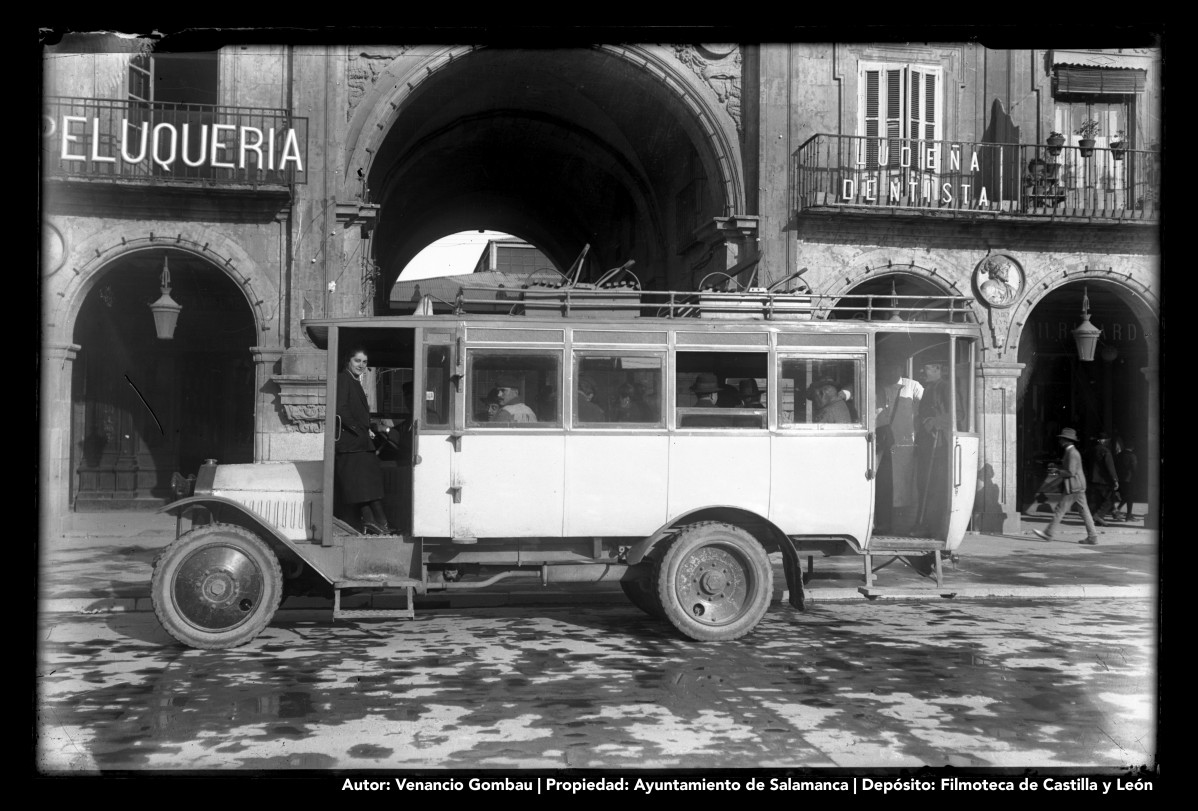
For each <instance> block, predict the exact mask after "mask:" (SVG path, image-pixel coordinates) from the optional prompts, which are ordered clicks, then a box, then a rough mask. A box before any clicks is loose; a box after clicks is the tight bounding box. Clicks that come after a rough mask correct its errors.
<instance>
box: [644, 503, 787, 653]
mask: <svg viewBox="0 0 1198 811" xmlns="http://www.w3.org/2000/svg"><path fill="white" fill-rule="evenodd" d="M656 585H657V596H658V599H659V600H660V602H661V607H662V611H663V612H664V614H665V618H666V619H667V620H669V621H670V624H671V625H673V626H674V627H675V628H677V629H678V630H679V631H681V632H682V633H683V634H685V635H686V636H689V637H690V638H691V639H697V640H699V641H701V642H722V641H724V640H729V639H737V638H739V637H742V636H744V635H745V634H747V633H749V632H750V631H752V630H753V628H755V627H756V625H757V623H758V622H760V621H761V618H762V617H764V616H765V612H766V610H767V609H768V608H769V605H770V598H771V597H772V596H773V567H772V566H771V564H770V559H769V556H768V555H767V554H766V552H765V549H763V548H762V547H761V544H759V543H757V541H756V540H755V539H754V538H753V536H752V535H750V534H749V533H748V532H746V531H745V530H743V529H741V528H740V527H735V526H732V525H731V524H721V523H702V524H692V525H691V526H688V527H685V528H684V529H683V530H682V531H681V532H679V533H678V535H677V536H676V537H675V538H674V540H673V541H672V542H671V543H670V545H669V546H668V547H667V548H666V550H665V553H664V554H663V555H662V558H661V562H660V563H659V564H658V567H657V577H656Z"/></svg>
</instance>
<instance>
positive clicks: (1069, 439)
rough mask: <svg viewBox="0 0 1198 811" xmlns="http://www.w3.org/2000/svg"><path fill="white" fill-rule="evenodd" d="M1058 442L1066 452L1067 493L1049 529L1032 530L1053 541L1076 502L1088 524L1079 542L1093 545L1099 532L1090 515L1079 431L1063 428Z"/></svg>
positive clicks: (1063, 460) (1063, 464)
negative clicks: (1062, 521)
mask: <svg viewBox="0 0 1198 811" xmlns="http://www.w3.org/2000/svg"><path fill="white" fill-rule="evenodd" d="M1057 443H1058V444H1059V445H1060V446H1061V449H1062V451H1063V453H1064V458H1063V459H1062V460H1061V466H1062V467H1063V468H1064V469H1065V474H1066V475H1065V480H1064V486H1065V494H1064V495H1063V496H1061V500H1060V501H1059V502H1058V503H1057V508H1056V510H1054V511H1053V514H1052V523H1050V524H1049V525H1048V529H1047V530H1044V531H1043V532H1041V531H1040V530H1038V529H1033V530H1032V532H1033V533H1034V534H1035V535H1036V537H1038V538H1043V539H1044V540H1046V541H1051V540H1052V536H1053V535H1055V534H1056V531H1057V527H1059V526H1060V525H1061V519H1062V518H1064V517H1065V514H1066V513H1067V512H1069V509H1070V508H1071V507H1072V506H1073V505H1074V504H1076V505H1077V510H1078V512H1080V513H1081V514H1082V521H1083V522H1085V524H1086V537H1085V538H1082V539H1081V540H1080V541H1078V543H1081V544H1087V545H1089V546H1093V545H1094V544H1096V543H1098V532H1097V530H1095V529H1094V518H1093V516H1091V515H1090V507H1089V505H1088V504H1086V474H1085V473H1084V472H1083V471H1082V455H1081V453H1079V452H1078V450H1077V431H1074V430H1073V429H1072V428H1065V429H1062V431H1061V433H1059V434H1057Z"/></svg>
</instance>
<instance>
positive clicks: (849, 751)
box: [37, 600, 1157, 773]
mask: <svg viewBox="0 0 1198 811" xmlns="http://www.w3.org/2000/svg"><path fill="white" fill-rule="evenodd" d="M1155 619H1156V609H1155V606H1154V604H1153V603H1152V602H1151V601H1145V600H1110V601H1107V600H1067V601H1054V600H1045V601H1035V602H1029V601H1021V600H1001V601H998V600H996V601H969V602H960V601H948V600H939V601H926V602H916V601H912V602H885V601H877V602H869V601H865V600H857V601H854V602H847V601H846V602H836V603H825V604H818V605H816V606H815V607H814V608H813V609H812V610H811V611H808V612H806V613H799V612H795V611H793V610H791V609H789V608H788V607H786V606H784V605H781V604H777V603H775V604H774V605H773V606H772V607H771V609H770V611H769V613H768V615H767V616H766V618H765V620H764V621H763V622H762V624H761V625H760V626H759V628H758V630H757V631H755V632H754V633H753V634H751V635H750V636H748V637H745V638H744V639H742V640H738V641H736V642H728V643H720V644H712V645H700V644H697V643H693V642H690V641H688V640H685V639H683V638H681V637H679V636H678V635H677V634H675V633H673V632H672V631H671V630H670V629H669V628H668V627H667V626H665V625H664V624H662V623H660V622H657V621H654V620H651V619H650V618H648V617H646V616H645V615H643V614H641V613H640V612H639V611H637V610H636V609H634V608H632V607H631V606H627V605H618V604H610V605H605V604H590V605H575V606H538V607H525V608H520V607H503V606H498V607H489V608H476V609H470V610H431V611H425V612H422V613H420V614H418V616H417V618H416V619H415V620H410V621H406V622H405V621H390V622H360V623H344V622H338V623H336V624H334V623H331V622H329V620H328V618H327V615H325V614H322V613H317V612H310V613H309V614H304V613H303V612H289V613H288V614H287V616H286V617H285V618H283V619H282V620H276V622H275V624H274V625H272V626H271V627H270V628H268V629H267V630H266V631H265V632H264V633H263V634H262V635H261V636H259V637H258V638H257V639H255V640H253V641H251V642H250V643H249V644H247V645H245V646H244V647H241V648H237V649H235V650H231V651H200V650H192V649H186V648H183V647H180V646H178V645H177V644H175V643H174V642H173V641H172V640H171V639H170V638H169V637H168V636H167V635H166V634H165V632H163V631H162V630H161V629H160V628H159V627H158V625H157V623H156V621H155V620H154V617H153V614H148V613H121V614H109V615H97V616H81V615H45V616H43V617H42V618H41V622H40V649H39V661H38V675H39V678H38V722H39V735H38V750H37V760H38V766H39V769H40V770H42V771H43V772H54V773H60V772H95V771H105V772H107V771H123V770H132V771H134V772H140V771H153V772H171V771H179V770H216V771H222V770H233V769H239V770H244V769H260V770H266V771H271V772H273V771H278V770H292V771H294V770H318V771H322V770H331V769H433V770H442V769H458V768H461V769H475V768H485V769H496V770H518V769H529V768H550V769H568V768H596V769H622V770H636V769H654V768H696V769H733V768H742V767H773V768H800V767H802V768H807V767H812V768H818V767H865V768H881V767H914V766H922V765H929V766H945V765H952V766H956V767H960V768H971V767H985V766H1004V767H1035V768H1052V767H1065V768H1085V769H1088V770H1097V771H1100V772H1108V773H1114V772H1117V771H1121V770H1123V769H1124V768H1126V767H1129V766H1139V765H1144V764H1152V763H1153V761H1154V758H1155V754H1156V753H1155V719H1156V707H1157V700H1156V695H1155V685H1156V675H1155V661H1156V656H1155V644H1156V638H1157V635H1156V629H1155Z"/></svg>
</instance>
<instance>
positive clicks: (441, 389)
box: [413, 345, 452, 425]
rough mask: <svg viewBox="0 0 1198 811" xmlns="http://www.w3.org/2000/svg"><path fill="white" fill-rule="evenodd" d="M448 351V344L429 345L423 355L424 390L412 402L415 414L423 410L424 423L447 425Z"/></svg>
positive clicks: (448, 389) (448, 391) (449, 393)
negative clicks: (416, 399)
mask: <svg viewBox="0 0 1198 811" xmlns="http://www.w3.org/2000/svg"><path fill="white" fill-rule="evenodd" d="M450 374H451V372H450V353H449V347H448V346H440V345H438V346H429V347H428V349H427V353H426V355H425V366H424V391H423V392H421V395H422V396H420V398H419V399H418V401H417V402H415V403H413V407H414V412H415V414H417V415H419V414H420V412H421V409H422V408H423V410H424V418H423V419H424V424H425V425H448V424H449V414H450V410H451V409H450V396H451V392H452V387H451V384H450V377H449V376H450Z"/></svg>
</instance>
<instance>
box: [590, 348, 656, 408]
mask: <svg viewBox="0 0 1198 811" xmlns="http://www.w3.org/2000/svg"><path fill="white" fill-rule="evenodd" d="M663 367H664V361H663V359H662V356H660V355H644V354H631V353H619V354H617V353H610V352H605V353H599V352H593V351H578V352H575V353H574V397H573V403H574V414H573V424H574V425H581V426H602V425H606V426H611V427H614V425H615V424H619V423H624V424H628V423H631V424H635V425H640V426H645V427H648V426H660V424H661V395H660V394H659V392H660V391H661V390H662V385H661V380H662V377H661V375H662V368H663Z"/></svg>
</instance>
